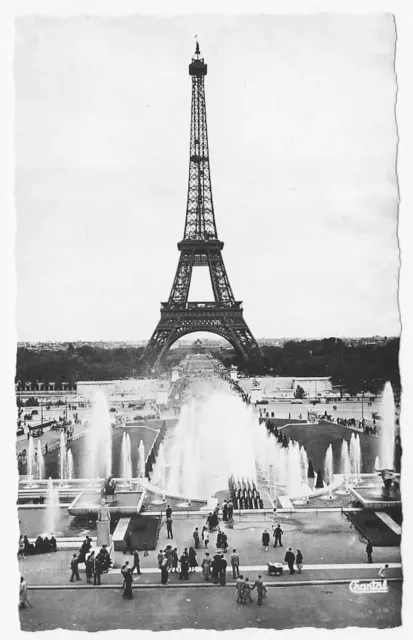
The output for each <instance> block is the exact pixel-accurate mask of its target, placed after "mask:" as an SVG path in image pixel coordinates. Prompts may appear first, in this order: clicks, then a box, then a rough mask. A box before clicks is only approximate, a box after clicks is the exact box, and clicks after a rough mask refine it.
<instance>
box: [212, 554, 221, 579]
mask: <svg viewBox="0 0 413 640" xmlns="http://www.w3.org/2000/svg"><path fill="white" fill-rule="evenodd" d="M220 561H221V556H220V554H219V553H218V552H217V553H216V554H215V555H214V557H213V559H212V581H213V583H214V584H218V582H219V574H220Z"/></svg>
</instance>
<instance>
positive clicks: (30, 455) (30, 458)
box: [27, 436, 38, 489]
mask: <svg viewBox="0 0 413 640" xmlns="http://www.w3.org/2000/svg"><path fill="white" fill-rule="evenodd" d="M35 462H36V461H35V453H34V440H33V436H30V437H29V445H28V451H27V475H28V478H29V489H35V488H36V487H37V486H38V485H37V484H33V480H34V475H33V474H34V469H35Z"/></svg>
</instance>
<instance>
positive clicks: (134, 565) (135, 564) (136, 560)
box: [132, 549, 141, 576]
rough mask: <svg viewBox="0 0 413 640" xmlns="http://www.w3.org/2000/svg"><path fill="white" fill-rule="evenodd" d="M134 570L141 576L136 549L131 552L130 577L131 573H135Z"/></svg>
mask: <svg viewBox="0 0 413 640" xmlns="http://www.w3.org/2000/svg"><path fill="white" fill-rule="evenodd" d="M135 569H136V572H137V574H138V576H140V575H141V561H140V558H139V552H138V550H137V549H134V551H133V567H132V575H133V572H134V571H135Z"/></svg>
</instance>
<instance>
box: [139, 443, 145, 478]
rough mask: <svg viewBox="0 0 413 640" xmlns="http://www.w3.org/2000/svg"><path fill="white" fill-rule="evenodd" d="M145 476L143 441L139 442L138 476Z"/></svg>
mask: <svg viewBox="0 0 413 640" xmlns="http://www.w3.org/2000/svg"><path fill="white" fill-rule="evenodd" d="M144 477H145V446H144V444H143V441H142V440H141V441H140V442H139V448H138V478H144Z"/></svg>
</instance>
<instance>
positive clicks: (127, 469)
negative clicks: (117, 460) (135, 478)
mask: <svg viewBox="0 0 413 640" xmlns="http://www.w3.org/2000/svg"><path fill="white" fill-rule="evenodd" d="M121 465H122V472H121V473H122V478H123V480H124V486H130V484H131V482H132V458H131V441H130V435H129V433H128V432H127V431H124V432H123V436H122V450H121Z"/></svg>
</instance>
